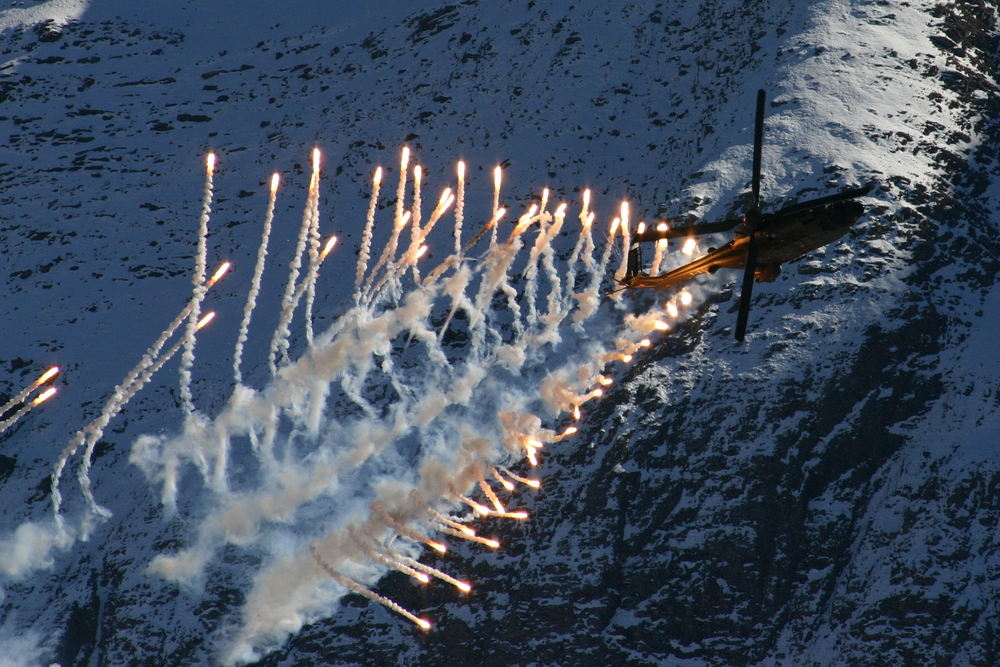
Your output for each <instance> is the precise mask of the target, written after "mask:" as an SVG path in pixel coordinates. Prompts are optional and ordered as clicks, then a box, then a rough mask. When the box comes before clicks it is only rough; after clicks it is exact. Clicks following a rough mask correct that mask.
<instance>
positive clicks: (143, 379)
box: [52, 312, 215, 522]
mask: <svg viewBox="0 0 1000 667" xmlns="http://www.w3.org/2000/svg"><path fill="white" fill-rule="evenodd" d="M214 317H215V313H211V312H210V313H206V314H205V316H204V317H202V318H201V319H200V320H199V321H198V322H197V323H196V324H195V328H196V330H197V329H201V328H203V327H204V326H205V325H207V324H208V323H209V322H211V321H212V318H214ZM184 342H185V341H184V340H183V339H182V340H179V341H177V342H176V343H174V345H173V346H172V347H171V348H170V349H168V350H167V351H166V352H164V353H163V354H162V355H160V356H159V357H158V358H157V359H156V360H155V361H154V362H153V363H152V364H147V365H145V366H144V367H143V368H142V372H141V373H139V375H138V376H137V377H135V378H134V379H132V381H131V382H130V383H128V384H123V385H120V386H119V388H117V390H116V391H115V393H114V395H113V396H112V397H111V400H109V401H108V403H107V404H106V405H105V407H104V409H103V410H102V411H101V414H100V415H99V416H98V417H97V419H95V420H94V421H92V422H90V423H89V424H87V426H85V427H84V428H83V429H81V430H80V431H79V432H78V433H77V435H76V436H75V437H74V438H73V440H71V441H70V444H69V445H68V446H67V448H66V449H65V450H64V452H63V454H64V455H63V456H60V459H59V463H57V467H56V470H54V471H53V474H52V503H53V509H54V510H55V516H56V521H57V522H58V521H61V520H62V518H61V515H60V513H59V503H60V502H61V496H59V490H58V487H59V477H60V475H61V474H62V469H63V466H64V465H65V463H66V460H67V459H68V458H69V456H68V455H66V453H67V452H69V455H72V452H73V451H75V450H76V449H77V448H78V447H79V446H80V445H81V444H84V445H86V450H85V451H84V454H83V459H82V461H81V462H80V471H79V473H77V480H78V481H79V482H80V489H81V491H82V492H83V496H84V499H85V500H86V501H87V505H88V507H89V508H90V510H91V511H92V512H93V513H94V514H96V515H97V516H100V517H102V518H108V517H110V516H111V512H110V511H109V510H107V509H106V508H104V507H101V506H100V505H98V504H97V501H96V500H95V499H94V494H93V492H92V490H91V486H90V467H91V465H92V463H93V460H94V448H95V447H96V445H97V441H98V440H100V439H101V436H102V435H103V434H104V429H105V428H107V426H108V424H109V423H110V422H111V420H112V419H113V418H114V417H115V416H116V415H117V414H118V413H119V412H121V411H122V409H123V408H124V407H125V406H126V405H128V404H129V402H130V401H131V400H132V399H133V398H135V395H136V394H138V393H139V392H140V391H141V390H142V388H143V387H145V386H146V384H147V383H148V382H149V380H150V379H151V378H152V377H153V375H154V374H155V373H156V372H157V371H159V370H160V369H161V368H163V366H164V364H166V363H167V362H168V361H170V360H171V359H172V358H173V356H174V355H175V354H177V351H178V350H179V349H180V348H181V346H182V345H183V344H184Z"/></svg>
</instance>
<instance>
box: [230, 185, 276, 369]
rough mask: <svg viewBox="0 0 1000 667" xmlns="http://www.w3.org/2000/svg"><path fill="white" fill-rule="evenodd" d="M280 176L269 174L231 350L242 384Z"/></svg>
mask: <svg viewBox="0 0 1000 667" xmlns="http://www.w3.org/2000/svg"><path fill="white" fill-rule="evenodd" d="M280 180H281V177H280V176H278V174H277V173H275V174H272V175H271V188H270V195H269V196H268V198H267V211H266V212H265V213H264V231H263V233H262V234H261V239H260V246H259V247H258V249H257V263H256V264H255V265H254V267H253V278H251V280H250V290H249V291H248V292H247V302H246V305H245V306H244V307H243V320H242V321H241V322H240V333H239V335H238V336H237V338H236V348H235V349H234V350H233V382H234V384H236V385H239V384H242V382H243V377H242V375H241V374H240V362H241V361H242V359H243V346H244V345H245V344H246V342H247V336H248V335H249V332H250V320H251V318H252V317H253V311H254V309H255V308H256V307H257V295H258V294H259V293H260V280H261V277H262V276H263V275H264V263H265V261H266V260H267V245H268V241H269V239H270V238H271V222H272V221H273V220H274V204H275V201H276V200H277V197H278V183H279V182H280Z"/></svg>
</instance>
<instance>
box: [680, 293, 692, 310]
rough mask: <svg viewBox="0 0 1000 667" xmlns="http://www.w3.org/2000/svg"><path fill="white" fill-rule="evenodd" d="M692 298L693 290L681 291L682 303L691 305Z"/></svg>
mask: <svg viewBox="0 0 1000 667" xmlns="http://www.w3.org/2000/svg"><path fill="white" fill-rule="evenodd" d="M692 299H693V297H692V296H691V292H688V291H687V290H684V291H683V292H681V304H682V305H685V306H690V305H691V301H692Z"/></svg>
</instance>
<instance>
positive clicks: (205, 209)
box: [180, 153, 215, 415]
mask: <svg viewBox="0 0 1000 667" xmlns="http://www.w3.org/2000/svg"><path fill="white" fill-rule="evenodd" d="M214 172H215V153H209V154H208V155H207V156H205V195H204V198H203V199H202V202H201V218H200V219H199V221H198V251H197V253H196V254H195V260H194V275H193V276H192V278H191V282H192V283H193V284H194V295H193V298H192V300H191V312H190V314H189V315H188V320H187V328H186V329H185V333H184V352H183V354H181V369H180V395H181V403H182V404H183V406H184V414H185V415H191V414H193V413H194V398H193V397H192V396H191V368H192V367H193V366H194V344H195V331H196V326H197V324H198V320H199V318H200V317H201V302H202V299H204V298H205V263H206V257H207V254H208V219H209V216H210V215H211V214H212V178H213V174H214Z"/></svg>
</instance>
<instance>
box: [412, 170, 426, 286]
mask: <svg viewBox="0 0 1000 667" xmlns="http://www.w3.org/2000/svg"><path fill="white" fill-rule="evenodd" d="M423 173H424V170H423V168H422V167H421V166H420V165H419V164H418V165H414V167H413V206H412V207H411V208H410V211H411V212H412V219H413V222H412V224H411V225H410V247H411V248H414V247H416V248H419V247H420V244H421V243H423V239H422V238H421V237H422V236H423V234H422V230H421V229H420V221H421V217H420V215H421V210H420V207H421V205H422V202H421V200H420V189H421V187H422V186H423ZM410 268H411V270H412V271H413V279H414V280H415V281H416V282H418V283H419V282H420V269H419V268H417V263H416V262H414V263H413V264H411V265H410Z"/></svg>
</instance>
